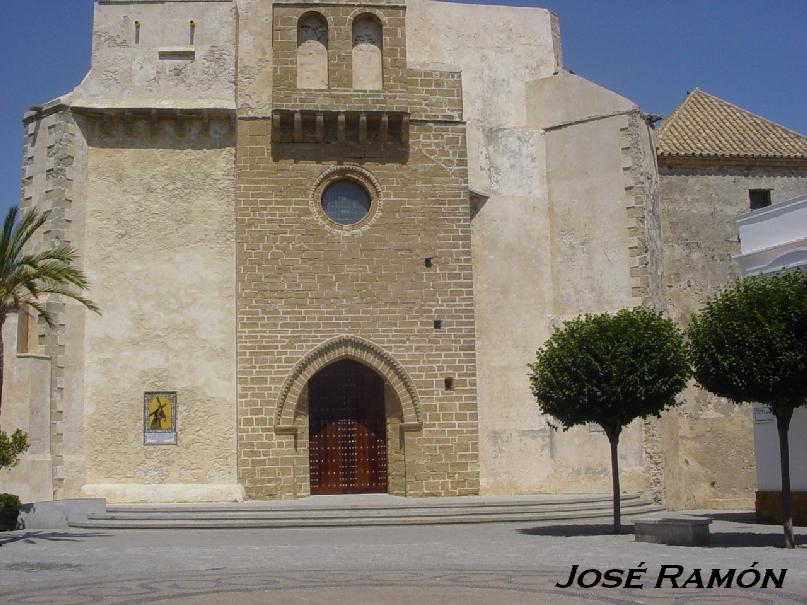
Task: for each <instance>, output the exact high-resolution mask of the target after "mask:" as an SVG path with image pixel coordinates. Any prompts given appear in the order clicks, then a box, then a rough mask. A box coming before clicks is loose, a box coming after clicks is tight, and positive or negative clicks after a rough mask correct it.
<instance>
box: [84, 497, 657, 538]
mask: <svg viewBox="0 0 807 605" xmlns="http://www.w3.org/2000/svg"><path fill="white" fill-rule="evenodd" d="M327 498H331V500H317V499H316V498H310V499H308V498H306V499H302V500H297V501H293V502H245V503H231V504H224V503H222V504H199V505H190V504H165V505H126V506H121V505H118V506H114V505H113V506H109V507H107V511H106V513H103V514H91V515H89V516H88V518H87V520H86V521H83V520H82V521H77V522H71V523H70V526H71V527H81V528H93V529H237V528H251V529H256V528H304V527H365V526H395V525H442V524H463V523H523V522H533V521H536V522H537V521H556V520H574V519H600V518H602V519H605V518H609V517H610V516H611V498H610V496H580V497H547V496H537V497H521V498H495V497H487V498H452V499H442V498H428V499H418V500H408V499H404V498H394V497H389V496H382V497H381V498H379V497H377V496H376V497H371V498H368V499H367V500H366V501H362V499H361V497H358V498H356V497H353V499H347V500H344V499H340V498H339V497H327ZM385 498H386V500H385ZM445 500H450V501H445ZM660 510H663V509H662V507H660V506H658V505H655V504H653V503H652V502H650V501H649V500H647V499H645V498H642V497H640V496H638V495H636V494H631V495H625V496H623V498H622V515H623V516H624V517H630V516H634V515H643V514H647V513H651V512H658V511H660Z"/></svg>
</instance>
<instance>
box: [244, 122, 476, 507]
mask: <svg viewBox="0 0 807 605" xmlns="http://www.w3.org/2000/svg"><path fill="white" fill-rule="evenodd" d="M269 130H270V124H269V122H268V121H265V120H242V121H240V122H239V126H238V148H237V174H238V202H237V204H238V206H237V221H238V234H237V240H238V244H237V245H238V251H237V252H238V259H237V263H238V385H239V477H240V481H241V482H242V484H243V485H244V487H245V489H246V490H247V494H248V495H249V496H250V497H254V498H261V497H263V498H267V497H295V496H301V495H305V494H307V493H308V457H307V428H306V426H307V425H306V417H305V401H304V399H305V397H304V395H305V394H304V393H303V394H302V396H301V398H300V401H298V402H297V409H296V414H295V422H296V423H297V429H298V430H296V431H295V432H288V431H287V430H284V429H283V427H279V426H273V424H274V423H273V419H274V418H275V416H276V414H277V406H278V401H279V400H280V398H281V390H282V386H283V384H284V382H285V381H286V380H287V378H288V376H289V374H290V373H291V372H292V370H293V369H294V367H295V365H296V364H298V363H299V361H300V360H301V359H302V358H303V357H305V356H306V355H307V354H309V353H311V352H312V351H316V349H317V348H318V347H319V346H320V345H322V344H323V343H325V342H326V341H328V340H329V339H332V338H334V337H338V336H340V335H351V336H356V337H359V338H361V339H364V340H366V341H369V342H370V343H374V344H375V345H377V347H378V348H379V349H380V350H382V351H384V352H386V353H387V354H389V356H391V357H392V358H393V359H394V360H395V361H396V362H397V363H398V364H400V366H401V367H402V368H403V369H404V371H405V372H406V374H407V375H408V377H409V378H410V379H411V381H412V384H413V386H414V389H415V391H416V392H417V396H418V399H419V407H420V413H421V420H422V428H414V429H413V428H411V427H410V428H409V430H406V431H404V432H403V439H402V440H401V444H400V445H401V446H402V448H400V449H403V457H404V458H405V469H404V468H402V465H401V464H395V461H394V455H395V451H394V448H392V449H391V452H390V453H391V454H393V455H391V457H390V458H391V462H392V464H391V469H392V470H393V476H392V477H390V479H391V481H390V484H391V486H393V489H394V490H395V491H397V492H398V493H401V492H405V493H406V495H409V496H426V495H463V494H473V493H477V491H478V484H479V477H478V460H477V456H478V454H477V439H478V437H477V412H476V383H475V350H474V348H475V344H474V341H475V335H474V317H473V291H472V274H471V251H470V213H469V204H468V191H467V181H466V178H467V166H466V158H465V136H464V125H463V124H461V123H456V124H444V123H441V124H425V123H424V124H413V125H412V126H411V134H410V147H409V150H408V154H407V155H406V156H405V157H403V158H401V157H399V156H398V155H397V154H396V155H395V156H393V157H392V158H391V159H390V160H385V158H384V157H373V158H369V159H364V160H363V162H362V167H363V168H364V169H365V170H367V171H368V172H369V173H370V174H372V176H373V177H374V179H375V180H376V182H377V183H378V186H379V187H380V200H381V204H380V208H379V210H378V211H377V214H376V215H375V217H374V220H373V222H372V224H371V225H370V226H369V227H367V228H366V229H364V230H362V231H361V232H359V233H349V232H348V233H346V232H338V231H336V230H333V229H331V228H329V227H327V226H326V225H325V224H323V223H322V222H321V220H320V219H318V218H317V215H316V213H315V212H313V211H312V207H311V195H312V188H313V187H314V183H315V182H316V180H317V178H318V177H319V176H320V175H321V174H322V173H323V172H324V171H325V170H327V169H328V168H330V167H332V166H334V165H337V164H345V163H349V162H350V161H351V160H353V161H355V160H356V158H355V157H354V154H352V153H351V148H350V147H349V146H345V147H342V148H340V149H341V154H340V155H341V159H340V161H339V162H337V161H335V160H334V159H333V150H332V149H331V147H332V146H328V145H321V146H317V145H296V146H295V145H285V146H275V147H272V146H271V145H270V143H269V140H270V139H269ZM426 257H430V258H433V259H434V261H433V266H432V267H431V268H427V267H426V266H425V262H424V259H425V258H426ZM435 319H440V320H441V321H442V329H440V330H435V329H434V325H433V322H434V320H435ZM376 369H379V368H376ZM447 377H450V378H453V379H454V389H453V390H450V391H448V390H446V389H445V384H444V379H445V378H447ZM385 378H387V380H388V381H390V379H391V378H392V377H391V376H385ZM400 395H401V394H399V397H400ZM277 429H281V430H277ZM394 432H395V431H390V433H391V434H390V438H391V439H392V438H400V435H397V436H396V435H394V434H393V433H394ZM393 445H394V444H393ZM396 469H397V470H396ZM402 473H405V478H404V477H402V476H401V474H402ZM404 484H405V488H404V487H402V486H403V485H404ZM396 486H397V487H396Z"/></svg>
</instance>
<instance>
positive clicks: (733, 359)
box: [687, 270, 807, 413]
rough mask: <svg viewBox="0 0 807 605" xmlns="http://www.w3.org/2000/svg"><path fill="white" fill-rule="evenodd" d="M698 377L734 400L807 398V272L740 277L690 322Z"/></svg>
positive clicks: (784, 406) (777, 405)
mask: <svg viewBox="0 0 807 605" xmlns="http://www.w3.org/2000/svg"><path fill="white" fill-rule="evenodd" d="M687 336H688V338H689V341H690V345H691V359H692V365H693V368H694V372H695V378H696V379H697V381H698V382H699V383H700V384H701V385H703V386H704V387H705V388H706V389H708V390H709V391H711V392H713V393H715V394H717V395H720V396H721V397H726V398H727V399H731V400H732V401H734V402H737V403H742V402H754V401H758V402H762V403H766V404H768V405H769V406H771V408H772V409H773V411H774V413H776V410H777V409H781V410H783V411H784V410H788V409H789V410H791V411H792V410H793V409H794V408H796V407H799V406H801V405H804V404H805V403H807V272H805V271H800V270H795V271H788V272H785V273H778V274H774V275H765V276H758V277H749V278H746V279H744V280H742V281H737V282H736V283H734V284H733V285H731V286H730V287H728V288H727V289H725V290H724V291H723V292H722V293H721V294H720V295H718V296H716V297H715V298H713V299H711V300H710V301H709V302H708V303H707V304H706V307H705V308H704V309H703V311H702V312H701V313H699V314H697V315H695V316H694V317H693V318H692V320H691V321H690V324H689V326H688V328H687Z"/></svg>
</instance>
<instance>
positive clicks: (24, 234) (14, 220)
mask: <svg viewBox="0 0 807 605" xmlns="http://www.w3.org/2000/svg"><path fill="white" fill-rule="evenodd" d="M49 215H50V211H47V212H42V213H40V212H38V211H37V210H36V209H31V210H27V211H26V212H23V213H22V214H21V215H20V214H19V211H18V209H17V207H16V206H13V207H11V208H9V210H8V214H7V215H6V219H5V222H4V223H3V233H2V235H0V405H2V400H3V325H4V324H5V322H6V319H7V318H8V315H9V314H10V313H14V312H17V311H19V310H20V309H22V308H24V307H26V306H28V307H32V308H33V309H35V310H36V311H37V312H38V313H39V315H40V316H41V317H42V318H43V319H44V320H45V321H46V322H47V323H48V325H49V326H51V327H52V326H53V316H52V315H51V314H50V313H49V312H48V310H47V308H46V307H45V305H44V302H43V300H44V297H46V296H48V295H52V294H57V295H59V296H64V297H66V298H71V299H73V300H76V301H78V302H80V303H81V304H83V305H84V306H85V307H87V308H88V309H90V310H91V311H95V312H100V311H99V309H98V307H97V306H96V305H95V303H94V302H92V301H91V300H89V299H88V298H85V297H84V296H83V295H82V292H83V291H84V290H86V289H87V278H86V276H85V275H84V273H83V272H82V271H81V270H80V269H78V268H76V267H75V266H73V264H74V263H75V262H76V260H77V259H78V252H77V251H76V249H75V248H73V247H71V246H57V247H55V248H51V249H49V250H44V251H42V252H37V253H34V254H26V244H28V243H29V242H30V241H31V238H32V237H33V236H34V234H35V233H36V232H37V231H38V230H39V229H40V228H41V227H42V226H43V225H44V224H45V223H46V222H47V220H48V217H49Z"/></svg>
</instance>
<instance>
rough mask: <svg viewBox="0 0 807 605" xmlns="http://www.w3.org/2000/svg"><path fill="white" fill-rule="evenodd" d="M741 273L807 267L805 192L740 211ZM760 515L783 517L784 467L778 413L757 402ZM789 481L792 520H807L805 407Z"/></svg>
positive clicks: (796, 428) (792, 442) (794, 436)
mask: <svg viewBox="0 0 807 605" xmlns="http://www.w3.org/2000/svg"><path fill="white" fill-rule="evenodd" d="M737 227H738V229H739V231H740V254H739V255H738V256H736V257H735V259H736V261H737V263H738V264H739V266H740V270H741V271H742V273H743V275H764V274H767V273H775V272H778V271H792V270H796V269H799V270H802V271H807V195H802V196H799V197H797V198H794V199H792V200H785V201H782V202H779V203H776V204H773V205H771V206H767V207H764V208H760V209H757V210H753V211H751V212H746V213H744V214H741V215H740V216H739V217H737ZM753 422H754V458H755V461H756V470H757V472H756V488H757V489H756V511H757V519H758V520H759V521H761V522H764V523H781V521H782V508H781V506H782V505H781V492H782V470H781V459H780V452H779V434H778V431H777V430H776V418H775V417H774V416H773V414H772V413H771V411H770V409H769V408H768V407H767V406H765V405H762V404H758V403H757V404H754V406H753ZM788 441H789V447H790V487H791V490H792V498H793V517H794V522H795V523H796V524H799V525H807V469H805V467H804V464H803V461H804V460H805V459H807V408H803V407H802V408H797V409H796V410H795V411H794V413H793V419H792V420H791V424H790V433H789V440H788Z"/></svg>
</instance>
